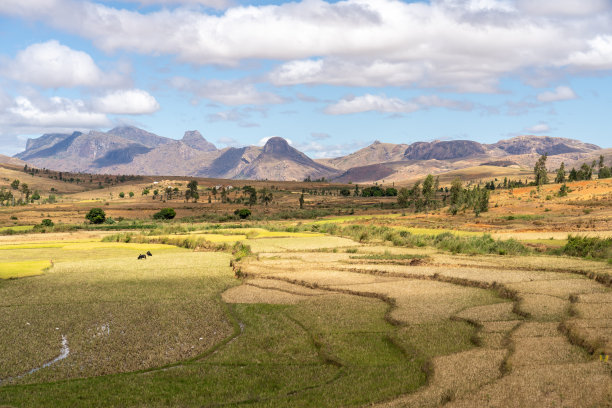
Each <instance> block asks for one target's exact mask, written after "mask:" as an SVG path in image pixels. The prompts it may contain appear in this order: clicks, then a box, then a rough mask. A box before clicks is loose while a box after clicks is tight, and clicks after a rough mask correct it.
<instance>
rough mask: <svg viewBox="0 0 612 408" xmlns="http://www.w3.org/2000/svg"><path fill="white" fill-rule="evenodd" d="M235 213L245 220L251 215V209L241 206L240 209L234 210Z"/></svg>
mask: <svg viewBox="0 0 612 408" xmlns="http://www.w3.org/2000/svg"><path fill="white" fill-rule="evenodd" d="M234 215H237V216H239V217H240V219H242V220H244V219H246V218H249V217H250V216H251V210H249V209H248V208H241V209H239V210H236V211H234Z"/></svg>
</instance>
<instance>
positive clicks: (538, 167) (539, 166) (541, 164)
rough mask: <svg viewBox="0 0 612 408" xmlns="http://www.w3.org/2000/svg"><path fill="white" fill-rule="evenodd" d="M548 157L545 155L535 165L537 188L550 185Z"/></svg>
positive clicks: (534, 172)
mask: <svg viewBox="0 0 612 408" xmlns="http://www.w3.org/2000/svg"><path fill="white" fill-rule="evenodd" d="M547 158H548V155H547V154H546V153H544V154H543V155H542V156H540V158H539V159H538V161H537V162H536V164H535V167H534V168H533V174H534V175H535V184H536V186H538V187H539V186H541V185H543V184H546V183H548V173H547V171H546V159H547Z"/></svg>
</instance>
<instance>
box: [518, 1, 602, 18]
mask: <svg viewBox="0 0 612 408" xmlns="http://www.w3.org/2000/svg"><path fill="white" fill-rule="evenodd" d="M517 6H518V9H519V10H521V11H524V12H525V13H529V14H535V15H539V16H569V17H575V16H589V15H593V14H596V13H602V12H605V11H609V10H610V6H611V5H610V2H609V1H608V0H554V1H534V0H517Z"/></svg>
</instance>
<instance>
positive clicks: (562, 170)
mask: <svg viewBox="0 0 612 408" xmlns="http://www.w3.org/2000/svg"><path fill="white" fill-rule="evenodd" d="M555 183H557V184H561V183H565V163H564V162H561V167H559V170H557V176H556V177H555Z"/></svg>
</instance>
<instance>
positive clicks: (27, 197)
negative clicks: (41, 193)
mask: <svg viewBox="0 0 612 408" xmlns="http://www.w3.org/2000/svg"><path fill="white" fill-rule="evenodd" d="M21 192H22V193H23V194H24V195H25V200H26V202H28V201H29V200H30V193H31V191H30V186H28V185H27V184H26V183H21Z"/></svg>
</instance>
